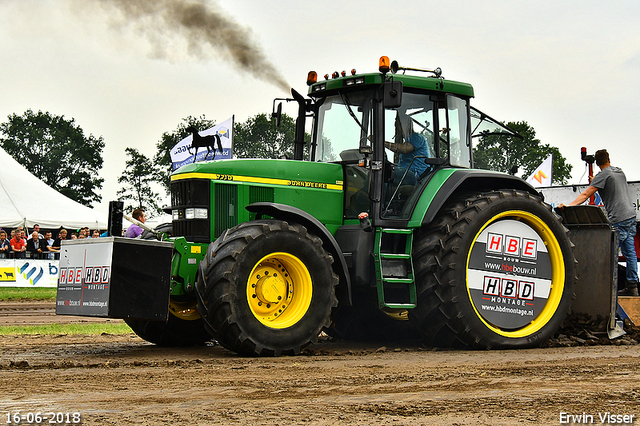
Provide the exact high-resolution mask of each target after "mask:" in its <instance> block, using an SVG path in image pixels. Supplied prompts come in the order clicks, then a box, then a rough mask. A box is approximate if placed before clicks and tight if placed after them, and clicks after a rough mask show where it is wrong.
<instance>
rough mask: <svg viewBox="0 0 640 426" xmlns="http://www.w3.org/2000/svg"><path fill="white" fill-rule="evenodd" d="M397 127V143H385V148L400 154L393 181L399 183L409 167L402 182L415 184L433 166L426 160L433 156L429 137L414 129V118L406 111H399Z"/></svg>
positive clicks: (395, 137) (395, 138)
mask: <svg viewBox="0 0 640 426" xmlns="http://www.w3.org/2000/svg"><path fill="white" fill-rule="evenodd" d="M395 127H396V133H395V136H394V140H395V143H392V142H385V143H384V146H385V148H387V149H389V150H391V151H392V152H397V153H399V154H400V159H399V161H398V167H396V169H395V172H394V177H393V181H394V183H396V184H399V183H400V180H401V179H402V176H404V174H405V172H407V169H409V171H408V172H407V175H406V176H405V178H404V180H403V181H402V184H403V185H415V184H416V183H417V181H418V178H420V176H422V174H423V173H424V172H425V171H426V170H427V169H428V168H430V167H431V166H429V165H428V164H427V163H426V162H425V158H431V157H432V155H431V152H430V149H429V145H428V143H427V139H426V138H425V137H424V136H422V135H421V134H420V133H416V132H414V131H413V119H412V118H411V117H410V116H408V115H407V114H406V112H405V111H398V113H397V115H396V122H395ZM412 160H413V162H412Z"/></svg>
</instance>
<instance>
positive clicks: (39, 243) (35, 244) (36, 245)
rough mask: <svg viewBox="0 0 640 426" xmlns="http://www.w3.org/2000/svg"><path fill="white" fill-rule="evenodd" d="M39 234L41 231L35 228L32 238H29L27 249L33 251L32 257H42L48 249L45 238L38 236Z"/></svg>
mask: <svg viewBox="0 0 640 426" xmlns="http://www.w3.org/2000/svg"><path fill="white" fill-rule="evenodd" d="M38 234H39V232H38V231H36V230H34V231H33V233H32V234H31V238H29V239H28V240H27V251H28V252H29V253H31V258H32V259H42V253H44V252H45V251H46V250H47V249H46V243H45V241H44V238H38Z"/></svg>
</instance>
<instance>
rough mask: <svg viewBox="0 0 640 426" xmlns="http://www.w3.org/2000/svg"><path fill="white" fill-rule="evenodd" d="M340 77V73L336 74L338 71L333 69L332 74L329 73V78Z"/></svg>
mask: <svg viewBox="0 0 640 426" xmlns="http://www.w3.org/2000/svg"><path fill="white" fill-rule="evenodd" d="M338 77H340V74H338V71H334V72H333V74H331V78H338Z"/></svg>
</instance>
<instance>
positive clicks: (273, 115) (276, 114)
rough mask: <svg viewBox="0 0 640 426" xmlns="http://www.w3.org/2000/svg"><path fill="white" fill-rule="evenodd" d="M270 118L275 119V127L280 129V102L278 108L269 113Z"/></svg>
mask: <svg viewBox="0 0 640 426" xmlns="http://www.w3.org/2000/svg"><path fill="white" fill-rule="evenodd" d="M271 118H275V119H276V127H280V121H281V120H282V102H280V103H279V104H278V107H277V108H275V110H274V111H273V112H272V113H271Z"/></svg>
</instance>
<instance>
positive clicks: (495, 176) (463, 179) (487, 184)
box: [422, 169, 543, 226]
mask: <svg viewBox="0 0 640 426" xmlns="http://www.w3.org/2000/svg"><path fill="white" fill-rule="evenodd" d="M500 189H520V190H523V191H527V192H529V193H531V194H533V195H537V196H539V197H541V198H543V197H542V194H540V193H539V192H538V191H536V189H535V188H534V187H533V186H531V185H529V184H528V183H527V182H525V181H524V180H522V179H521V178H519V177H517V176H512V175H508V174H505V173H499V172H492V171H489V170H478V169H460V170H457V171H456V172H455V173H453V174H452V175H451V176H450V177H449V178H448V179H447V180H446V182H445V183H444V184H443V185H442V187H441V188H440V190H439V191H438V193H437V194H436V196H435V197H434V198H433V201H432V202H431V204H430V205H429V207H428V208H427V211H426V212H425V215H424V217H423V218H422V225H423V226H424V225H428V224H429V223H431V221H432V220H433V219H434V218H435V217H436V214H438V212H439V211H440V209H441V208H442V206H443V205H444V204H445V203H446V202H447V201H449V200H450V199H451V198H452V197H455V196H456V195H457V194H459V193H465V192H467V193H468V192H476V193H481V192H487V191H495V190H500Z"/></svg>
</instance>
